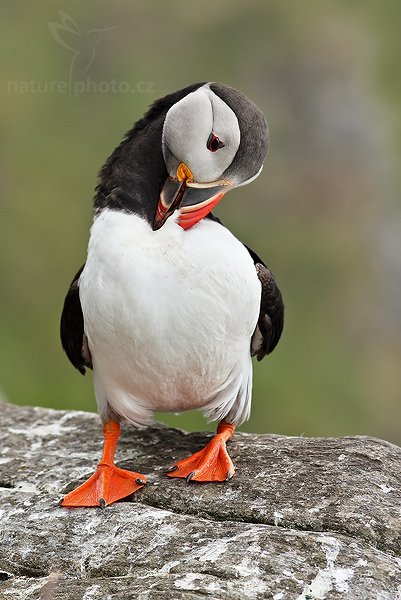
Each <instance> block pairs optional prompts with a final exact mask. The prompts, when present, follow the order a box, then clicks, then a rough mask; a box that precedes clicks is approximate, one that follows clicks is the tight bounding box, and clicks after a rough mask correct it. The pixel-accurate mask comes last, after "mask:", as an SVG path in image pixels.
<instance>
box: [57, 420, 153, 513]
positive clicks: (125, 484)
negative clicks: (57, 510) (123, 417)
mask: <svg viewBox="0 0 401 600" xmlns="http://www.w3.org/2000/svg"><path fill="white" fill-rule="evenodd" d="M119 435H120V424H119V423H118V422H117V421H108V422H107V423H105V424H104V426H103V436H104V448H103V456H102V458H101V461H100V463H99V464H98V466H97V469H96V471H95V472H94V473H93V475H91V477H89V479H88V480H87V481H85V483H83V484H82V485H80V486H79V487H77V489H76V490H73V491H72V492H70V493H69V494H67V495H66V496H65V498H63V500H61V502H60V506H100V508H104V507H105V506H107V505H108V504H111V503H112V502H116V501H117V500H121V499H122V498H126V497H127V496H130V495H131V494H133V493H134V492H136V491H137V490H139V489H140V488H141V487H143V486H144V485H145V483H146V481H147V480H146V477H145V475H141V474H140V473H135V472H133V471H126V470H125V469H120V468H119V467H116V465H115V464H114V454H115V451H116V446H117V442H118V438H119Z"/></svg>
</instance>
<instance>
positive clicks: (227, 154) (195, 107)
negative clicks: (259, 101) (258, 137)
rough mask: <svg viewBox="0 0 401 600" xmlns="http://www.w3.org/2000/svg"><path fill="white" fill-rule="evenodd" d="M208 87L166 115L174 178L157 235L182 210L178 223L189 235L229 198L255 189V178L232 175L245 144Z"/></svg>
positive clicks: (165, 144) (166, 149) (167, 155)
mask: <svg viewBox="0 0 401 600" xmlns="http://www.w3.org/2000/svg"><path fill="white" fill-rule="evenodd" d="M209 86H210V84H206V85H203V86H202V87H200V88H198V89H197V90H196V91H194V92H191V93H189V94H188V95H187V96H185V97H184V98H183V99H182V100H180V101H179V102H177V103H176V104H174V105H173V106H172V107H171V108H170V109H169V111H168V112H167V115H166V118H165V121H164V126H163V135H162V150H163V157H164V161H165V163H166V167H167V171H168V173H169V178H168V179H167V180H166V183H165V185H164V187H163V189H162V192H161V194H160V199H159V204H158V208H157V212H156V217H155V220H154V222H153V229H154V230H157V229H160V227H162V226H163V224H164V223H165V222H166V220H167V219H168V217H169V216H170V215H172V214H173V212H174V211H175V210H176V209H177V208H180V214H179V217H178V223H179V225H181V227H182V228H183V229H189V228H190V227H192V226H193V225H195V224H196V223H197V222H198V221H200V220H201V219H202V218H203V217H205V216H206V215H207V214H208V213H209V212H210V211H211V210H212V209H213V208H214V206H216V204H217V203H218V202H219V201H220V200H221V198H222V197H223V196H224V194H225V193H227V192H228V191H229V190H230V189H232V188H233V187H237V186H239V185H245V184H246V183H250V182H251V181H253V180H254V179H256V177H257V176H258V175H259V173H260V171H261V170H262V166H261V167H260V169H259V170H258V172H257V173H256V174H255V173H253V174H252V176H251V177H244V176H243V175H242V177H241V175H240V174H239V173H236V171H235V169H231V170H230V176H229V177H224V173H225V172H226V171H227V169H228V168H229V167H230V165H232V163H233V161H234V159H235V157H236V154H237V152H238V149H239V147H240V143H241V132H240V126H239V123H238V118H237V116H236V114H235V113H234V111H233V110H232V109H231V108H230V106H228V104H226V103H225V102H224V101H223V100H222V99H221V98H220V97H219V96H218V95H217V94H215V93H214V91H213V90H212V89H210V87H209Z"/></svg>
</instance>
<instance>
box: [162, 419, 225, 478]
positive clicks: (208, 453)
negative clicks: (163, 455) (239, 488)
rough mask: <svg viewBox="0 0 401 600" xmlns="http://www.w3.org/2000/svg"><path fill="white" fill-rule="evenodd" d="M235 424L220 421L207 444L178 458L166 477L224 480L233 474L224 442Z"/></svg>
mask: <svg viewBox="0 0 401 600" xmlns="http://www.w3.org/2000/svg"><path fill="white" fill-rule="evenodd" d="M234 430H235V425H233V424H232V423H226V422H225V421H222V422H221V423H220V424H219V426H218V427H217V434H216V435H215V436H214V438H213V439H212V440H211V441H210V442H209V443H208V445H207V446H206V447H205V448H203V450H199V452H195V454H193V455H192V456H190V457H189V458H184V460H180V461H179V462H178V463H177V464H176V465H175V466H174V467H171V469H169V470H168V471H167V475H168V477H185V479H186V480H187V481H226V480H227V479H231V477H232V476H233V475H234V465H233V463H232V461H231V458H230V457H229V456H228V452H227V449H226V442H227V441H228V440H229V439H230V438H231V437H232V436H233V434H234Z"/></svg>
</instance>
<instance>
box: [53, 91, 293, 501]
mask: <svg viewBox="0 0 401 600" xmlns="http://www.w3.org/2000/svg"><path fill="white" fill-rule="evenodd" d="M268 140H269V135H268V127H267V123H266V119H265V117H264V115H263V113H262V112H261V110H260V109H259V108H258V107H257V106H256V105H255V104H254V103H253V102H252V101H251V100H249V99H248V98H247V97H246V96H245V95H244V94H242V93H241V92H239V91H237V90H236V89H234V88H232V87H229V86H227V85H224V84H221V83H216V82H201V83H196V84H193V85H190V86H188V87H185V88H184V89H181V90H179V91H177V92H175V93H171V94H169V95H167V96H165V97H163V98H161V99H159V100H156V101H155V102H154V103H153V104H152V105H151V107H150V108H149V110H148V111H147V112H146V114H145V115H144V116H143V117H142V118H141V119H140V120H138V121H137V122H136V123H135V124H134V126H133V127H132V128H131V129H130V130H129V131H128V133H127V134H126V135H125V137H124V139H123V141H122V142H121V143H120V145H119V146H118V147H117V148H116V149H115V150H114V152H113V153H112V154H111V156H110V157H109V158H108V159H107V161H106V163H105V164H104V166H103V167H102V169H101V171H100V174H99V179H98V185H97V187H96V192H95V198H94V218H93V224H92V227H91V231H90V239H89V244H88V252H87V259H86V262H85V264H84V266H83V267H81V269H79V271H78V272H77V273H76V275H75V277H74V278H73V281H72V283H71V285H70V287H69V289H68V292H67V296H66V298H65V302H64V307H63V311H62V315H61V326H60V333H61V343H62V347H63V349H64V351H65V352H66V354H67V357H68V358H69V360H70V361H71V363H72V364H73V366H74V367H76V369H78V371H79V372H80V373H82V374H85V372H86V369H87V368H89V369H93V382H94V390H95V396H96V400H97V405H98V409H99V414H100V417H101V421H102V424H103V438H104V445H103V454H102V456H101V459H100V462H99V463H98V465H97V468H96V470H95V472H94V473H93V475H91V477H89V479H88V480H87V481H85V482H84V483H83V484H82V485H80V486H79V487H77V488H76V489H75V490H73V491H72V492H70V493H68V494H67V495H66V496H65V497H64V498H63V499H62V500H61V502H60V505H61V506H63V507H74V506H79V507H85V506H94V507H100V508H104V507H105V506H107V505H109V504H111V503H113V502H116V501H118V500H120V499H123V498H126V497H127V496H129V495H131V494H133V493H134V492H136V491H137V490H139V489H141V488H142V487H143V486H144V485H145V484H146V482H147V478H146V476H145V475H143V474H141V473H137V472H133V471H128V470H125V469H121V468H119V467H117V466H116V465H115V451H116V447H117V443H118V439H119V435H120V423H121V422H122V421H128V422H130V423H132V424H133V425H135V426H138V427H145V426H148V425H150V424H151V423H152V422H153V414H154V412H156V411H158V412H173V413H178V412H182V411H186V410H194V409H197V410H201V411H203V413H204V415H205V416H206V418H207V419H208V420H209V421H218V427H217V431H216V435H215V436H214V437H213V438H212V439H211V441H209V443H208V444H207V445H206V447H205V448H203V449H200V450H199V451H198V452H196V453H195V454H193V455H192V456H190V457H188V458H184V459H182V460H180V461H178V462H177V463H176V464H174V465H172V466H171V467H170V468H169V469H168V470H167V471H166V475H167V476H168V477H170V478H184V479H186V481H187V482H223V481H226V480H229V479H230V478H231V477H232V476H233V474H234V465H233V463H232V461H231V458H230V456H229V454H228V452H227V447H226V442H227V441H228V440H229V439H230V438H231V437H232V435H233V433H234V430H235V428H236V427H238V426H239V425H241V424H242V423H243V422H244V421H246V420H247V419H248V417H249V414H250V408H251V395H252V357H254V356H256V358H257V360H261V359H262V358H263V357H264V356H266V355H268V354H269V353H271V352H272V351H273V350H274V348H275V347H276V345H277V343H278V341H279V339H280V336H281V333H282V329H283V319H284V305H283V299H282V295H281V292H280V289H279V287H278V285H277V283H276V280H275V278H274V276H273V274H272V272H271V270H270V269H269V268H268V267H267V266H266V264H265V263H264V262H263V260H261V259H260V258H259V256H258V255H257V254H256V253H255V252H254V251H253V250H251V249H250V248H249V247H248V246H246V245H244V244H243V243H242V242H241V241H239V240H238V239H237V238H236V237H235V236H234V235H233V234H232V233H231V232H230V231H229V229H228V228H227V227H225V226H224V225H223V223H222V222H221V221H220V220H219V219H218V218H217V217H215V216H214V215H213V213H212V209H214V207H215V206H216V205H217V204H218V203H219V202H220V200H221V199H222V198H223V197H224V196H225V195H226V194H227V192H229V191H230V190H232V189H234V188H237V187H240V186H244V185H246V184H248V183H250V182H252V181H253V180H254V179H256V177H258V175H259V174H260V172H261V170H262V167H263V163H264V160H265V157H266V154H267V149H268ZM243 202H244V200H243ZM166 468H167V465H166Z"/></svg>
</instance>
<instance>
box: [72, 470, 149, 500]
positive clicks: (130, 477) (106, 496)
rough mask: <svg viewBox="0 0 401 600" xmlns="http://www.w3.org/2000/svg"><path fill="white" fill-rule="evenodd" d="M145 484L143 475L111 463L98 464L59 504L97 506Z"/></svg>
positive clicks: (125, 495)
mask: <svg viewBox="0 0 401 600" xmlns="http://www.w3.org/2000/svg"><path fill="white" fill-rule="evenodd" d="M145 484H146V477H145V475H141V474H140V473H135V472H133V471H126V470H124V469H120V468H119V467H116V466H115V465H114V464H113V465H101V464H100V465H99V466H98V467H97V469H96V471H95V473H94V474H93V475H91V477H89V479H88V480H87V481H85V482H84V483H83V484H82V485H80V486H79V487H78V488H77V489H75V490H73V491H72V492H70V493H69V494H67V495H66V496H65V498H63V500H62V501H61V502H60V506H99V507H100V508H104V507H105V506H108V505H109V504H111V503H112V502H116V501H117V500H121V499H122V498H126V497H127V496H130V495H131V494H133V493H134V492H136V491H137V490H139V489H140V488H142V487H143V486H144V485H145Z"/></svg>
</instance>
